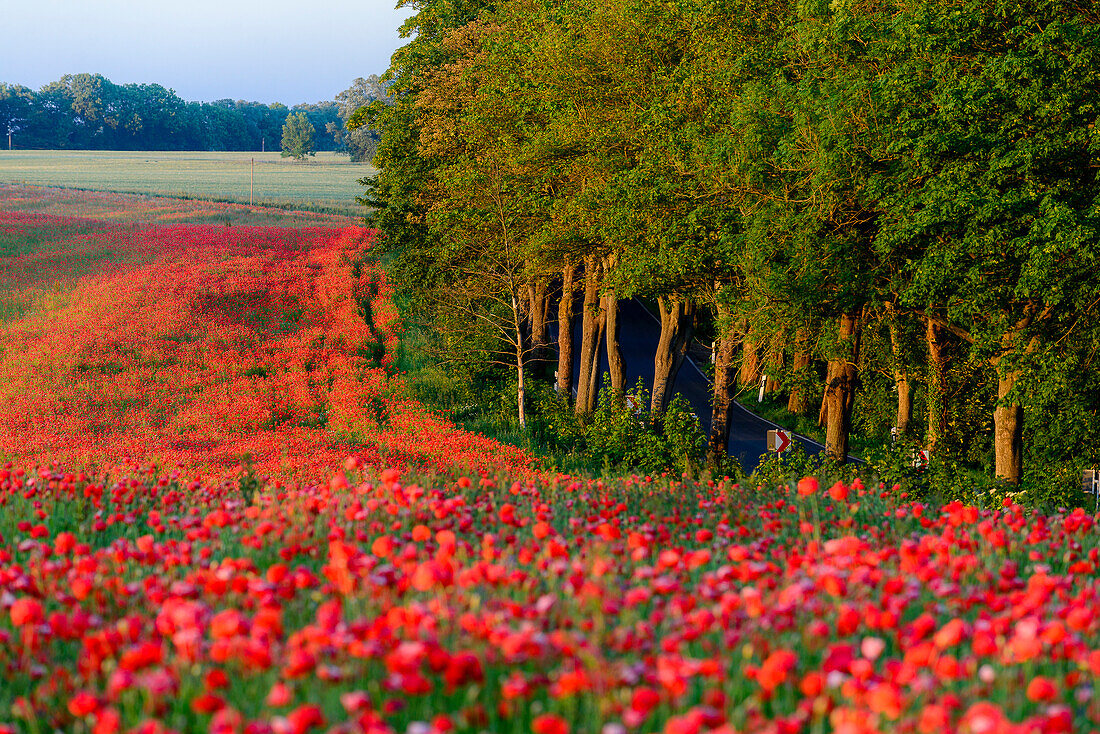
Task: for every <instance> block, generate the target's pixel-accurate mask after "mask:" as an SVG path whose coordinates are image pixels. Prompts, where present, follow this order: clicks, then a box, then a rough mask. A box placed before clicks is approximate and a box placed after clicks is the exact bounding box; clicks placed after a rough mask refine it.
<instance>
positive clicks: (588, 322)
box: [576, 257, 601, 415]
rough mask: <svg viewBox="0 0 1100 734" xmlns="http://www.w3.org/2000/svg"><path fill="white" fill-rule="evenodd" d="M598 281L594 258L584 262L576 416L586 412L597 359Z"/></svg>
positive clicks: (597, 266) (598, 321)
mask: <svg viewBox="0 0 1100 734" xmlns="http://www.w3.org/2000/svg"><path fill="white" fill-rule="evenodd" d="M599 290H600V279H599V265H598V263H597V260H596V258H595V257H587V258H585V261H584V306H583V309H582V312H581V366H580V372H579V375H580V378H579V379H578V380H577V406H576V408H577V414H578V415H581V414H583V413H585V412H586V411H587V410H588V405H589V402H590V401H589V398H588V392H589V388H590V386H591V379H590V376H591V374H592V370H593V366H592V362H593V360H595V359H596V358H597V354H596V350H597V348H598V346H599V329H600V311H601V309H600V307H599V303H600V294H599Z"/></svg>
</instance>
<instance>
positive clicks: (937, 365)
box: [924, 319, 947, 455]
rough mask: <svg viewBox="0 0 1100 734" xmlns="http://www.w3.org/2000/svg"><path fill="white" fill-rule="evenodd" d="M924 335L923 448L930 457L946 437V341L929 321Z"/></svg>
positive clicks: (942, 334) (943, 333)
mask: <svg viewBox="0 0 1100 734" xmlns="http://www.w3.org/2000/svg"><path fill="white" fill-rule="evenodd" d="M924 334H925V341H926V343H927V346H928V399H927V403H928V433H927V436H926V438H925V442H924V447H925V448H926V449H928V454H929V455H931V454H934V453H935V452H936V450H937V448H939V447H940V443H941V442H942V441H943V440H944V438H946V436H947V341H946V338H945V337H946V332H945V330H944V329H942V328H941V327H940V326H938V325H937V324H936V322H934V321H932V320H931V319H929V320H928V324H927V327H926V328H925V332H924Z"/></svg>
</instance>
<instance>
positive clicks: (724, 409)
mask: <svg viewBox="0 0 1100 734" xmlns="http://www.w3.org/2000/svg"><path fill="white" fill-rule="evenodd" d="M717 310H718V324H719V333H718V340H717V343H716V344H715V350H714V392H713V393H712V395H711V409H712V412H711V419H710V437H709V438H708V440H707V466H709V467H711V468H712V469H713V468H715V467H717V466H718V464H719V463H720V462H721V461H722V459H723V458H725V457H726V456H728V455H729V442H730V419H731V418H732V417H733V392H734V390H735V389H736V385H735V384H734V379H733V377H734V366H733V356H734V353H735V352H736V350H737V337H738V335H737V333H736V332H735V331H734V329H733V328H732V327H731V326H730V325H729V324H728V322H729V318H728V311H729V309H728V308H726V307H725V306H722V305H721V304H719V305H718V307H717ZM723 324H724V326H723Z"/></svg>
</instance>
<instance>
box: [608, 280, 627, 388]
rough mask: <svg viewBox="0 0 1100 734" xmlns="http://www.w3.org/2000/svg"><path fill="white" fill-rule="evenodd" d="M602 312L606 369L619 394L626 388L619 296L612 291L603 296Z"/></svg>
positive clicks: (612, 385)
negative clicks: (603, 317) (604, 325)
mask: <svg viewBox="0 0 1100 734" xmlns="http://www.w3.org/2000/svg"><path fill="white" fill-rule="evenodd" d="M603 312H604V315H605V317H606V318H607V335H606V339H607V369H608V372H609V373H610V374H611V389H612V390H614V391H615V392H616V393H618V394H620V395H621V394H622V393H623V391H624V390H625V389H626V363H625V362H624V361H623V348H622V345H621V344H620V343H619V297H618V295H616V294H615V292H614V291H612V292H611V293H608V294H607V295H605V296H604V297H603Z"/></svg>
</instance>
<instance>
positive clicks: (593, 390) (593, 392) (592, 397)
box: [585, 306, 607, 413]
mask: <svg viewBox="0 0 1100 734" xmlns="http://www.w3.org/2000/svg"><path fill="white" fill-rule="evenodd" d="M597 319H598V320H597V325H596V350H595V354H593V355H592V369H591V371H590V372H589V375H588V394H587V396H586V400H587V404H586V405H585V408H586V410H587V412H589V413H593V412H595V410H596V398H597V396H599V394H600V387H601V386H602V381H601V380H600V374H601V371H600V340H601V339H603V334H604V329H605V328H606V327H607V312H606V311H604V310H603V307H602V306H601V307H600V313H599V316H598V317H597Z"/></svg>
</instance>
